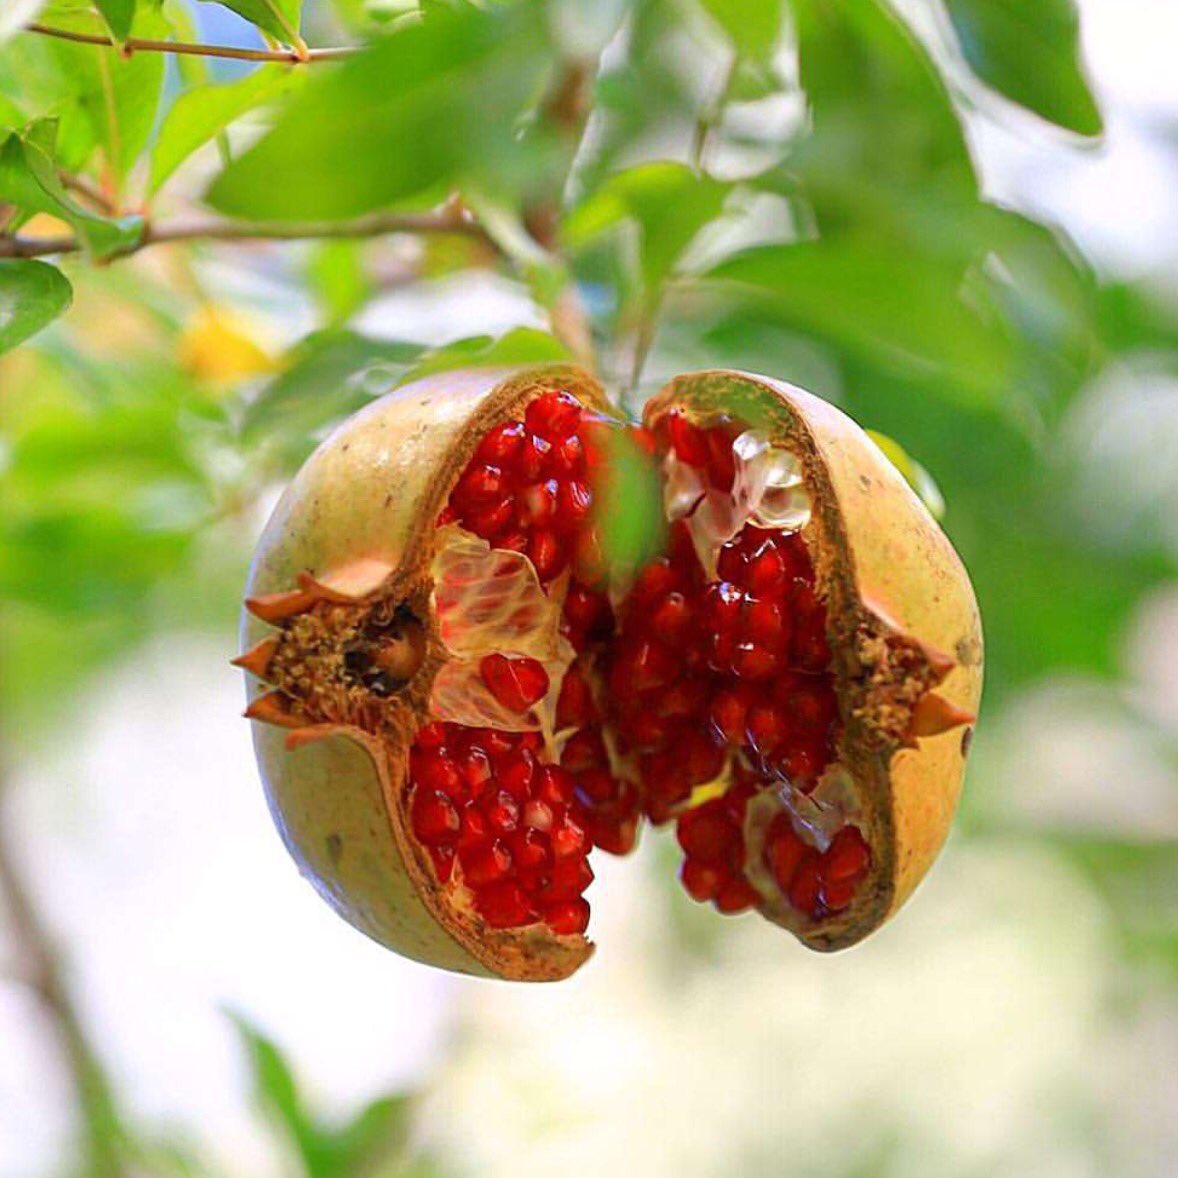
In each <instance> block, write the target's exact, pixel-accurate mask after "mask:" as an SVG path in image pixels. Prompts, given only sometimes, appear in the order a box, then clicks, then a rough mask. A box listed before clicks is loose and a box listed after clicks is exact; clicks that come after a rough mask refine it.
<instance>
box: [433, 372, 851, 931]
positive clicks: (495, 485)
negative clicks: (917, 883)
mask: <svg viewBox="0 0 1178 1178" xmlns="http://www.w3.org/2000/svg"><path fill="white" fill-rule="evenodd" d="M601 427H602V419H600V418H598V417H596V416H594V415H590V414H588V413H586V411H585V410H583V409H582V407H581V406H580V405H579V404H578V403H577V402H576V400H575V399H574V398H572V397H571V396H569V395H568V394H566V393H549V394H545V395H544V396H542V397H539V398H537V399H536V400H535V401H533V402H532V403H531V404H530V405H529V406H528V408H527V410H526V412H525V415H524V420H523V421H509V422H504V423H502V424H500V425H498V426H496V427H495V428H494V429H492V430H491V431H490V432H489V433H488V434H487V435H486V437H484V438H483V440H482V442H481V443H480V445H479V447H478V449H477V450H476V452H475V455H474V457H473V458H472V459H471V462H470V464H469V465H468V467H467V469H466V470H465V471H464V473H463V475H462V477H461V478H460V479H459V481H458V483H457V485H456V486H455V488H454V491H453V492H452V494H451V497H450V501H449V504H448V506H447V508H446V509H445V511H444V512H443V514H442V517H441V518H440V519H439V521H438V522H439V525H441V524H445V523H449V522H451V521H457V522H458V523H459V524H461V525H462V526H463V527H464V528H467V529H468V530H469V531H472V532H474V533H475V534H477V535H479V536H481V537H483V538H484V539H486V540H488V541H489V542H490V543H491V544H492V545H494V546H495V547H498V548H509V549H512V550H514V551H518V552H524V553H526V554H527V555H528V556H529V558H530V559H531V560H532V563H533V564H534V565H535V567H536V570H537V573H538V575H539V576H540V579H541V581H542V582H543V583H545V584H548V583H550V582H551V581H552V580H553V579H554V578H555V577H556V576H557V575H558V574H559V573H560V572H562V571H563V570H564V569H565V568H567V567H569V565H570V564H571V566H572V569H573V573H574V575H573V577H572V579H571V580H570V582H569V587H568V592H567V596H566V599H565V602H564V607H563V612H562V621H561V628H562V632H563V633H564V634H565V636H566V637H567V638H568V639H569V641H570V643H571V644H572V646H573V648H574V649H575V650H576V651H577V657H576V659H575V660H574V662H573V664H572V666H571V667H570V668H569V670H568V671H567V673H566V675H565V677H564V680H563V681H562V684H561V690H560V695H559V699H558V703H557V711H556V724H557V728H558V730H559V731H561V732H563V733H566V734H568V735H567V739H566V740H565V743H564V745H563V748H562V751H561V757H560V765H559V766H555V765H549V764H544V763H542V761H541V756H542V742H541V739H540V737H539V735H538V734H536V733H504V732H495V731H492V730H489V729H467V728H462V727H459V726H457V725H453V724H445V725H440V724H432V725H429V726H428V727H427V728H425V729H423V731H422V733H421V734H419V736H418V739H417V742H416V744H415V746H414V749H413V753H412V760H411V788H412V790H413V796H412V818H413V827H414V830H415V832H416V833H417V836H418V838H419V839H421V841H422V842H423V843H424V844H425V845H426V846H427V847H428V848H429V850H430V853H431V856H432V857H433V860H434V863H435V866H436V867H437V870H438V874H439V877H440V878H441V879H442V880H443V881H445V880H448V879H449V878H450V877H451V875H452V873H453V867H454V862H455V859H457V861H458V863H459V864H460V865H461V874H462V878H463V880H464V882H465V883H466V884H467V885H468V886H469V887H470V888H471V891H472V893H473V895H474V903H475V907H476V909H477V910H478V911H479V912H480V913H482V915H483V916H484V917H485V919H486V920H487V921H488V922H489V923H490V924H492V925H495V926H496V927H514V926H518V925H523V924H527V923H530V922H532V921H534V920H537V919H542V920H545V921H546V922H547V923H548V924H549V925H550V926H551V927H552V928H553V929H554V930H555V931H557V932H562V933H564V932H579V931H583V929H584V928H585V924H586V922H587V920H588V912H589V910H588V905H587V904H586V903H585V901H584V899H583V897H582V896H581V893H582V892H583V891H584V889H585V887H587V886H588V883H589V882H590V881H591V880H592V878H593V874H592V871H591V870H590V868H589V865H588V863H587V862H586V858H585V856H586V854H587V852H588V850H589V849H590V845H592V846H597V847H601V848H602V849H603V850H606V851H610V852H611V853H614V854H625V853H626V852H627V851H629V850H631V849H632V848H633V846H634V843H635V841H636V839H637V836H638V830H639V826H640V823H641V820H642V817H643V815H644V814H645V815H646V816H647V817H648V818H649V819H650V820H651V821H652V822H654V823H656V824H661V823H664V822H667V821H671V820H674V821H675V822H676V832H677V835H678V839H679V842H680V845H681V846H682V848H683V850H684V853H685V856H686V857H685V860H684V863H683V867H682V872H681V878H682V881H683V885H684V887H685V888H686V890H687V891H688V893H689V894H690V895H691V896H693V897H694V898H695V899H697V900H700V901H711V902H712V903H713V904H714V905H715V906H716V908H717V909H718V910H719V911H721V912H740V911H743V910H745V909H748V908H750V907H753V906H756V905H758V904H759V903H760V902H761V897H760V895H759V893H758V892H757V891H756V889H755V888H754V887H753V886H752V884H751V883H750V882H749V881H748V879H747V877H746V875H745V862H746V854H747V852H746V846H745V839H744V819H745V810H746V807H747V803H748V799H749V798H750V797H751V796H752V795H753V794H754V793H755V792H756V791H758V790H762V789H765V788H767V787H769V786H772V785H774V784H776V783H778V782H780V781H781V780H786V781H788V782H789V783H790V785H791V786H793V787H794V788H798V789H801V790H803V791H809V790H811V789H813V788H814V787H815V785H816V784H817V782H818V779H819V777H820V776H821V774H822V772H823V770H824V769H825V768H826V766H827V765H828V764H829V763H830V761H831V759H832V757H833V755H834V737H835V729H836V725H837V721H838V716H837V703H836V698H835V693H834V681H833V676H832V674H831V670H830V651H829V648H828V646H827V639H826V611H825V608H824V607H823V605H822V603H821V601H820V600H819V598H818V597H817V594H816V592H815V580H814V570H813V566H812V563H811V561H810V557H809V554H808V552H807V549H806V546H805V544H804V542H803V541H802V539H801V537H800V536H799V535H796V534H793V535H787V534H784V533H781V532H775V531H767V530H763V529H760V528H757V527H755V526H753V525H751V524H750V525H748V526H746V527H745V528H743V529H742V531H741V532H740V533H739V534H738V535H737V536H736V537H735V538H734V539H733V540H731V541H730V542H729V543H727V544H725V545H724V547H723V549H722V550H721V552H720V554H719V558H718V561H717V572H718V578H717V580H715V581H708V580H707V578H706V576H705V574H704V570H703V568H702V566H701V565H700V563H699V560H698V558H697V556H696V553H695V550H694V547H693V545H692V542H691V538H690V535H689V532H688V529H687V526H686V524H684V523H683V522H682V521H680V522H678V523H676V524H675V525H673V526H672V528H671V534H670V543H669V545H668V549H667V553H666V555H664V556H662V557H660V558H658V559H656V560H654V561H652V562H651V563H650V564H649V565H647V566H646V567H645V568H644V569H643V570H642V571H641V572H640V574H639V575H638V577H637V578H636V580H635V583H634V585H633V586H632V588H631V590H630V592H629V593H628V595H627V597H626V599H625V601H624V602H623V603H622V604H621V607H620V609H619V610H618V612H617V614H616V615H615V612H614V610H613V609H612V608H611V606H610V603H609V600H608V598H607V597H606V596H605V594H604V592H602V591H601V585H600V579H599V574H600V570H601V567H602V566H601V558H600V552H599V551H598V549H597V538H596V535H595V532H594V529H593V527H592V526H591V521H590V518H589V517H590V511H591V508H592V501H593V493H592V481H591V477H592V473H593V471H594V469H595V467H596V452H595V447H594V446H593V444H592V436H591V435H592V431H593V430H595V429H598V428H601ZM738 432H739V430H738V428H737V427H736V426H735V425H734V424H733V423H729V422H725V423H721V424H719V425H715V426H712V427H710V428H706V429H705V428H700V427H697V426H695V425H693V424H692V423H691V422H689V421H688V420H687V419H686V418H685V417H683V416H681V415H679V414H676V413H671V414H668V415H667V416H666V417H665V418H664V419H663V422H662V423H661V425H660V429H659V435H658V438H657V439H652V438H651V436H650V435H649V434H647V433H646V431H644V430H638V431H636V433H637V435H638V441H639V442H640V443H641V444H643V445H644V446H646V448H648V449H651V448H653V446H655V445H657V446H659V447H661V448H663V449H666V448H673V449H674V451H675V454H676V456H677V457H678V458H679V459H680V460H681V461H683V462H685V463H688V464H690V465H692V466H694V467H695V468H696V469H697V470H698V471H700V473H701V474H702V475H703V476H704V479H705V481H706V482H707V483H708V484H710V485H711V486H714V487H718V488H720V489H722V490H731V488H732V485H733V480H734V477H735V463H734V457H733V451H732V442H733V439H734V437H735V436H736V434H737V433H738ZM480 672H481V675H482V678H483V681H484V683H485V684H486V685H487V687H488V689H489V690H490V691H491V692H492V694H493V695H494V696H495V698H496V699H497V700H498V701H499V702H500V703H501V704H502V705H503V706H504V707H507V708H509V709H511V710H512V711H516V712H520V713H525V712H527V710H528V709H529V708H531V707H532V706H533V705H534V704H536V703H538V702H539V701H540V700H541V699H543V697H544V696H545V695H546V694H547V691H548V688H549V679H548V675H547V672H546V671H545V669H544V667H543V666H542V665H541V664H540V663H539V662H537V661H535V660H533V659H528V658H518V657H512V656H507V655H503V654H492V655H488V656H487V657H486V658H484V659H483V660H482V663H481V664H480ZM606 726H609V728H610V730H611V731H612V732H613V734H614V737H615V739H616V742H617V749H618V751H619V752H620V753H622V754H623V755H625V756H626V757H627V759H628V761H629V763H630V764H631V765H633V766H634V774H635V775H634V779H633V780H629V779H627V778H626V777H624V776H619V775H618V774H616V773H614V772H613V769H612V768H611V764H610V757H609V753H608V752H607V748H606V742H605V737H604V731H605V728H606ZM730 758H731V759H732V765H733V774H734V782H733V784H731V785H730V786H729V788H728V789H727V791H726V792H725V793H724V794H723V796H721V797H716V798H713V799H711V800H709V801H706V802H704V803H703V804H701V805H697V806H695V807H690V799H691V796H692V793H693V791H694V790H695V788H696V787H697V786H700V785H704V784H707V783H709V782H712V781H715V780H716V779H717V778H718V777H719V776H720V775H721V774H722V773H723V771H724V766H725V763H726V761H728V760H729V759H730ZM764 863H765V866H766V867H767V868H768V870H769V872H770V873H771V875H772V877H773V878H774V879H775V880H776V881H777V884H778V886H779V887H780V889H781V891H782V894H783V895H785V896H786V897H787V898H788V900H789V902H790V903H791V904H792V905H793V906H794V907H795V908H797V909H798V910H799V911H801V912H804V913H807V914H809V915H811V916H814V917H819V916H822V915H825V914H829V913H831V912H837V911H839V910H840V909H842V908H844V907H846V905H847V904H848V903H850V900H851V899H852V898H853V896H854V893H855V890H856V889H857V887H858V886H859V884H860V883H861V882H862V880H863V878H864V877H865V875H866V873H867V870H868V867H869V865H870V856H869V852H868V848H867V845H866V843H865V842H864V840H863V838H862V836H861V834H860V832H859V831H858V830H857V829H856V828H855V827H853V826H848V827H845V828H843V829H842V830H840V831H838V832H837V833H836V834H835V836H834V839H833V840H832V842H831V843H830V845H829V847H828V848H827V850H826V851H825V852H820V851H818V850H817V849H816V848H814V847H812V846H811V845H810V844H809V843H808V842H806V841H804V840H803V839H802V838H801V837H800V836H799V835H798V833H797V832H796V830H795V829H794V827H793V825H792V824H791V823H790V821H789V817H788V815H786V814H785V813H782V814H779V815H778V816H777V818H776V819H774V821H773V823H772V824H771V826H770V828H769V830H768V832H767V838H766V843H765V851H764Z"/></svg>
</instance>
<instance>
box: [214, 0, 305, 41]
mask: <svg viewBox="0 0 1178 1178" xmlns="http://www.w3.org/2000/svg"><path fill="white" fill-rule="evenodd" d="M201 2H202V3H204V4H212V3H216V4H221V5H222V6H224V7H225V8H231V9H232V10H233V11H234V12H236V13H237V15H238V16H244V17H245V19H246V20H248V21H249V22H250V23H251V24H255V25H257V26H258V28H259V29H262V30H263V31H264V32H267V33H269V34H270V36H272V37H276V38H277V39H278V40H279V41H282V42H283V43H284V44H286V45H297V44H299V43H300V42H301V41H302V38H301V37H300V36H299V10H300V9H301V8H302V0H201Z"/></svg>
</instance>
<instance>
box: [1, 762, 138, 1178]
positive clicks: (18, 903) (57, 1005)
mask: <svg viewBox="0 0 1178 1178" xmlns="http://www.w3.org/2000/svg"><path fill="white" fill-rule="evenodd" d="M4 784H5V783H4V779H3V766H0V800H3V796H4ZM0 898H2V899H3V901H4V903H5V906H6V907H7V909H8V912H9V918H10V920H9V923H10V927H11V930H12V935H13V939H14V941H15V944H16V947H17V951H18V952H19V954H20V956H21V961H20V962H19V965H18V969H19V972H18V973H17V975H16V976H17V977H18V979H19V980H20V981H22V982H25V983H26V984H27V985H28V986H29V988H30V989H31V991H32V992H33V994H35V995H36V997H37V998H38V1000H39V1001H40V1003H41V1006H42V1009H43V1010H44V1011H45V1014H46V1016H47V1017H48V1019H49V1022H50V1024H51V1025H52V1027H53V1030H54V1032H55V1033H56V1036H57V1039H58V1042H59V1044H60V1047H61V1052H62V1055H63V1057H64V1059H65V1063H66V1066H67V1067H68V1069H69V1072H70V1075H71V1077H72V1079H73V1083H74V1090H75V1092H76V1094H77V1101H78V1110H79V1114H80V1117H81V1120H82V1123H83V1124H82V1127H83V1130H84V1133H85V1139H86V1142H87V1147H88V1148H87V1160H88V1162H89V1172H90V1173H93V1174H94V1175H96V1176H99V1178H125V1176H126V1175H128V1174H129V1173H130V1171H129V1170H128V1169H127V1167H126V1166H125V1165H124V1157H125V1153H124V1148H123V1147H124V1144H125V1137H124V1130H123V1128H122V1122H121V1119H120V1117H119V1114H118V1109H117V1106H116V1101H115V1097H114V1092H113V1089H112V1088H111V1085H110V1081H109V1080H108V1079H107V1076H106V1073H105V1071H104V1069H103V1067H102V1064H101V1063H100V1061H99V1059H98V1055H97V1053H96V1051H95V1050H94V1048H93V1046H92V1045H91V1043H90V1039H89V1036H88V1035H87V1033H86V1030H85V1027H84V1025H83V1023H82V1020H81V1018H80V1016H79V1014H78V1011H77V1009H76V1008H75V1007H74V1004H73V1000H72V999H71V997H70V994H69V990H68V988H67V986H66V984H65V979H64V977H63V975H62V968H61V963H60V960H59V958H58V955H57V950H56V947H55V945H54V942H53V937H52V935H51V934H50V932H49V930H48V928H47V927H46V926H45V924H44V922H43V921H42V919H41V916H40V914H39V913H38V911H37V909H36V907H35V905H34V903H33V900H32V897H31V896H30V894H29V892H28V889H27V888H26V887H25V883H24V879H23V878H22V876H21V870H20V866H19V862H18V859H17V857H16V856H15V855H14V854H13V848H12V846H11V845H10V843H9V841H8V838H7V834H6V830H5V826H4V824H3V822H0Z"/></svg>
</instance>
